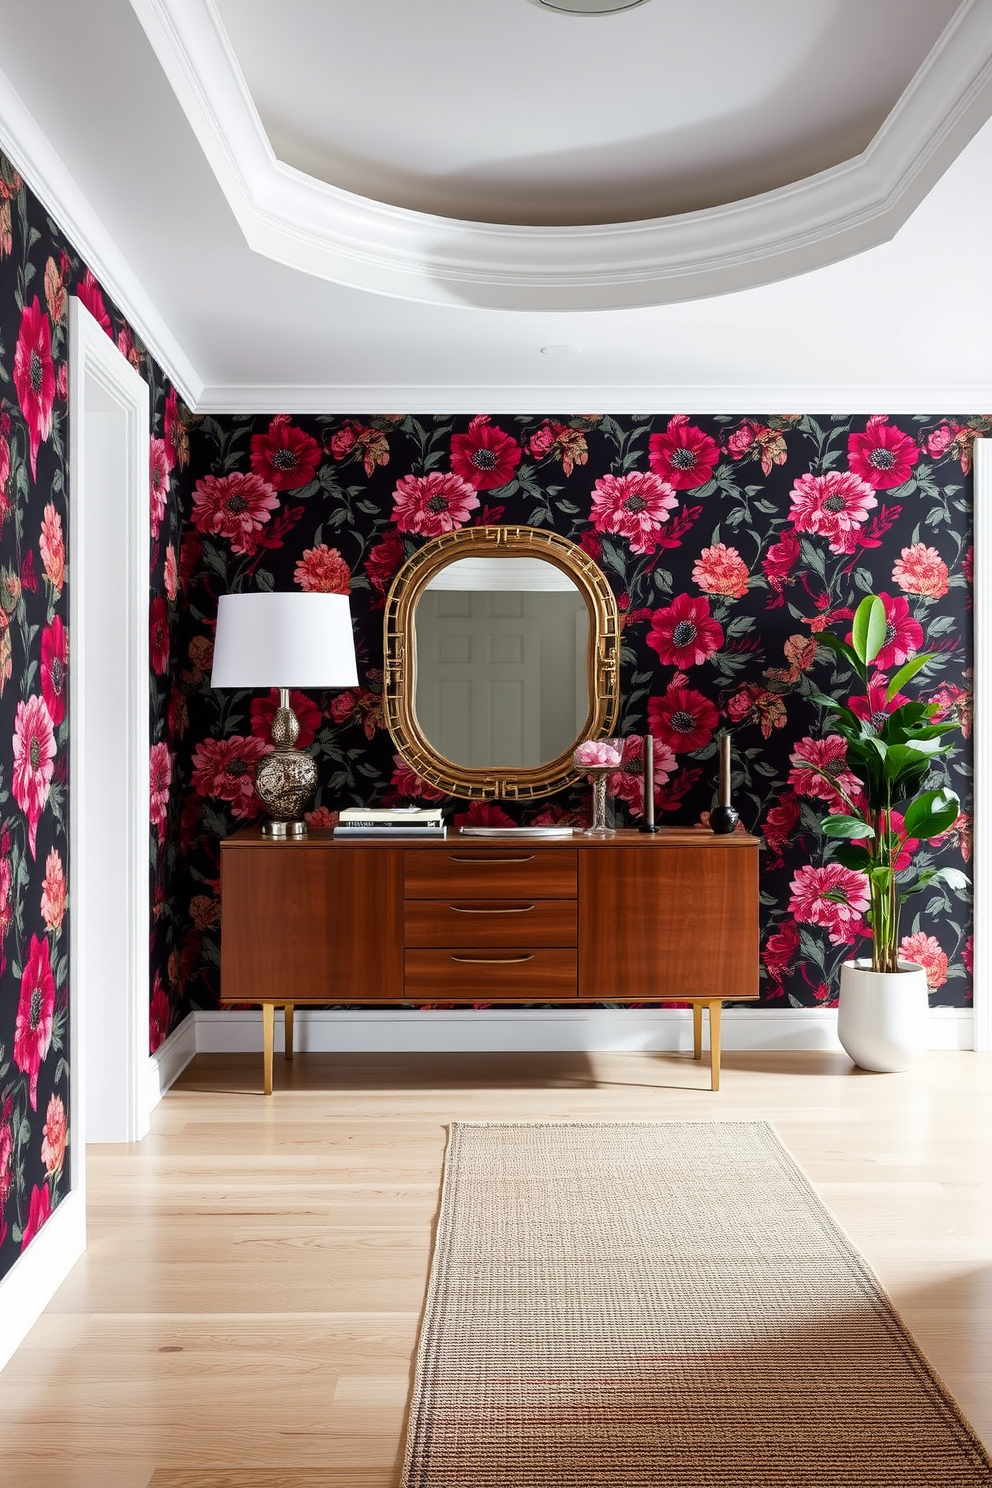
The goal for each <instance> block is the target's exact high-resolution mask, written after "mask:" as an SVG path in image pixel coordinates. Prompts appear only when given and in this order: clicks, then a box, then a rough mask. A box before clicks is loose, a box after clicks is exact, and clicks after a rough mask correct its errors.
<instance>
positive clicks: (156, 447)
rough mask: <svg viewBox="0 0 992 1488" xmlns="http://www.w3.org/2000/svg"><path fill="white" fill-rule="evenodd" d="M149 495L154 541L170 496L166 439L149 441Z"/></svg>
mask: <svg viewBox="0 0 992 1488" xmlns="http://www.w3.org/2000/svg"><path fill="white" fill-rule="evenodd" d="M148 466H149V493H150V516H151V529H152V539H153V540H154V539H155V538H156V537H158V529H159V528H160V527H161V525H162V518H163V517H164V516H165V503H166V499H167V497H168V495H169V484H170V482H169V469H170V466H169V453H168V450H167V449H166V445H165V440H164V439H150V440H149V441H148Z"/></svg>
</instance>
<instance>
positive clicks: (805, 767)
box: [789, 734, 861, 812]
mask: <svg viewBox="0 0 992 1488" xmlns="http://www.w3.org/2000/svg"><path fill="white" fill-rule="evenodd" d="M789 759H790V760H791V762H792V769H791V770H790V771H789V784H790V785H791V786H792V788H793V790H797V791H798V792H799V794H800V795H801V796H814V797H815V798H816V799H817V800H818V801H826V802H827V804H828V805H829V807H830V810H831V811H832V812H839V811H847V810H848V809H849V807H848V800H853V801H855V802H857V800H858V799H859V796H860V791H861V786H860V782H859V781H858V779H857V776H855V775H852V774H851V771H850V770H848V769H847V763H846V762H847V744H846V743H845V741H844V740H843V739H842V738H841V736H840V734H828V735H827V736H826V738H825V739H812V738H810V737H809V736H808V735H807V736H806V738H804V739H800V740H799V742H798V744H797V745H796V747H795V749H794V750H793V752H792V753H791V754H790V755H789ZM821 771H825V772H826V774H827V775H829V776H830V779H829V780H828V779H825V778H824V776H823V775H822V774H821V773H820V772H821ZM845 796H846V797H847V798H848V800H845Z"/></svg>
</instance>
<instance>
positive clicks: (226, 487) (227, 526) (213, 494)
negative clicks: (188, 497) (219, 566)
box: [193, 471, 279, 555]
mask: <svg viewBox="0 0 992 1488" xmlns="http://www.w3.org/2000/svg"><path fill="white" fill-rule="evenodd" d="M278 505H279V498H278V496H277V495H276V493H275V491H274V490H273V489H272V487H271V486H270V485H268V484H267V482H265V481H263V480H262V479H261V477H260V476H257V475H245V474H243V473H242V472H240V471H236V472H235V473H234V474H233V475H205V476H203V477H202V478H201V479H200V480H198V481H197V483H196V489H195V490H194V492H193V526H194V527H195V528H196V529H197V531H198V532H209V533H212V534H213V535H214V536H215V537H224V538H227V540H228V541H229V542H230V544H231V551H232V552H233V553H242V554H246V555H247V554H251V553H254V552H255V550H256V548H257V547H258V533H259V532H260V531H261V530H262V528H263V526H264V525H265V523H266V522H268V521H269V517H270V513H271V512H273V511H275V509H276V507H277V506H278Z"/></svg>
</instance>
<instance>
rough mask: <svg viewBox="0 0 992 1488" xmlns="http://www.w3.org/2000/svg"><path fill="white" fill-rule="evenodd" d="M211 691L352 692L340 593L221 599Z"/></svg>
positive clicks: (350, 640) (350, 641)
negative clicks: (345, 689)
mask: <svg viewBox="0 0 992 1488" xmlns="http://www.w3.org/2000/svg"><path fill="white" fill-rule="evenodd" d="M210 682H211V686H213V687H354V686H356V685H357V683H358V671H357V668H356V666H355V637H354V632H353V631H352V628H351V606H350V604H349V603H348V596H347V595H346V594H296V593H291V594H272V593H253V594H223V595H221V599H220V603H219V605H218V607H217V635H216V638H215V640H214V664H213V670H212V672H211V674H210Z"/></svg>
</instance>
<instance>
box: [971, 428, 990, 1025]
mask: <svg viewBox="0 0 992 1488" xmlns="http://www.w3.org/2000/svg"><path fill="white" fill-rule="evenodd" d="M974 475H975V491H974V524H975V574H974V583H973V585H972V594H973V596H974V598H973V604H974V611H973V614H974V625H975V674H974V678H973V685H974V693H975V717H974V745H973V747H974V759H975V775H974V781H973V787H974V793H975V801H974V818H973V823H972V825H973V829H974V844H975V846H974V885H975V888H974V905H975V907H974V917H975V930H974V936H975V939H974V943H973V948H972V950H973V958H974V972H973V976H972V981H973V983H974V989H975V990H974V1014H975V1022H974V1028H975V1049H976V1050H977V1051H978V1052H980V1053H982V1054H988V1053H989V1052H990V1050H992V998H990V995H989V977H990V976H992V934H989V935H986V933H985V932H986V929H987V928H988V926H989V923H990V921H989V916H990V915H992V873H987V872H986V870H985V857H984V853H985V847H986V844H992V790H990V788H989V761H988V760H987V759H986V758H985V746H986V742H987V741H988V740H992V637H990V632H989V626H990V625H992V595H990V594H989V593H988V590H987V587H986V584H985V580H986V578H987V577H988V576H989V575H992V522H989V521H986V512H987V510H988V509H989V507H990V505H992V439H976V440H975V444H974Z"/></svg>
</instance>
